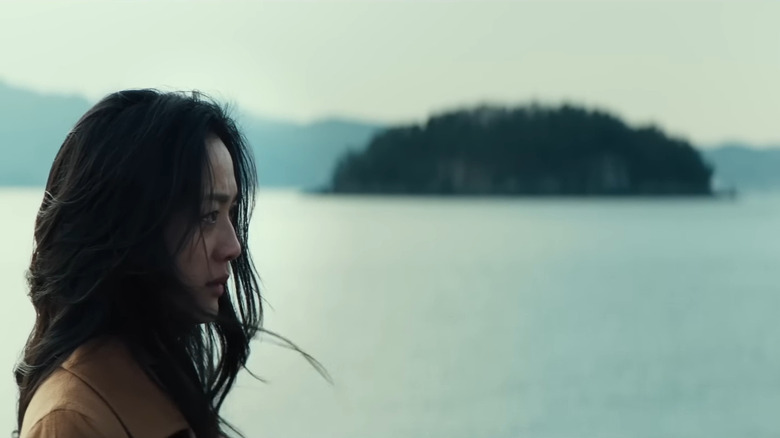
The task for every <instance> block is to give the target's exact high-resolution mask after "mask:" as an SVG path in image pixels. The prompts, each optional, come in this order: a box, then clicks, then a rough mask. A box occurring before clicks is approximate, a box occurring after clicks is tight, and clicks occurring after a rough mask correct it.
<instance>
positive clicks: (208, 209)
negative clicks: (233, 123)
mask: <svg viewBox="0 0 780 438" xmlns="http://www.w3.org/2000/svg"><path fill="white" fill-rule="evenodd" d="M206 147H207V150H208V159H209V162H210V164H211V170H212V177H213V181H212V187H213V193H212V194H211V196H210V195H209V193H206V194H204V199H203V202H202V208H201V223H200V230H201V232H195V233H194V235H193V236H192V237H191V238H190V239H189V240H188V241H187V242H186V244H185V246H184V248H183V250H182V251H181V253H179V254H178V255H177V256H176V265H177V267H178V269H179V272H180V273H181V275H182V277H183V278H182V280H183V281H184V283H185V284H187V285H188V286H189V287H190V289H191V290H192V291H193V292H194V293H195V294H196V296H195V302H196V303H197V305H198V307H199V309H200V310H201V311H202V312H206V313H207V314H208V315H213V316H216V314H217V312H218V311H219V301H218V300H219V297H220V296H221V295H222V294H224V293H225V283H227V281H228V276H229V274H230V261H231V260H233V259H235V258H236V257H238V256H239V255H240V254H241V244H240V243H239V241H238V238H237V237H236V232H235V229H234V228H233V223H232V222H231V220H230V216H231V214H230V212H231V209H232V208H233V207H234V206H235V202H236V195H237V188H236V178H235V175H234V173H233V159H232V158H231V156H230V153H229V152H228V149H227V147H226V146H225V144H224V143H223V142H222V140H220V139H219V138H217V137H216V136H210V137H208V138H207V139H206ZM206 175H208V173H206ZM204 319H205V318H204ZM200 322H206V321H200Z"/></svg>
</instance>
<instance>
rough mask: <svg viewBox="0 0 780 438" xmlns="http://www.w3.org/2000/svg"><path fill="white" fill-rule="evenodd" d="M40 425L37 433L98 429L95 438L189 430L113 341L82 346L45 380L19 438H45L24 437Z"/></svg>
mask: <svg viewBox="0 0 780 438" xmlns="http://www.w3.org/2000/svg"><path fill="white" fill-rule="evenodd" d="M28 417H29V422H28ZM36 423H37V424H38V427H39V428H44V427H49V426H50V425H51V424H55V423H61V424H64V425H62V426H60V427H61V428H62V429H65V430H69V429H78V428H82V429H85V430H89V428H94V429H96V430H97V431H99V435H97V436H111V437H114V436H116V437H123V436H128V435H131V436H135V437H140V436H143V437H167V436H170V435H172V434H174V433H175V432H178V431H180V430H182V429H187V428H188V424H187V422H186V420H185V419H184V417H183V416H182V415H181V413H180V412H179V411H178V409H177V408H176V406H175V405H174V404H173V403H172V402H171V401H170V399H169V398H168V397H167V395H166V394H165V393H164V392H163V391H162V390H161V389H160V388H159V387H158V386H157V385H155V383H154V382H153V381H152V380H151V379H150V378H149V376H148V375H147V374H146V372H145V371H144V369H143V368H142V367H141V366H140V365H139V363H138V362H137V361H136V360H135V358H134V357H133V355H132V354H131V353H130V351H129V349H128V348H127V346H126V345H125V344H124V343H122V342H120V341H118V340H117V339H114V338H100V339H96V340H93V341H90V342H88V343H86V344H84V345H82V346H81V347H79V348H78V349H76V351H74V352H73V354H71V355H70V357H68V359H67V360H65V362H64V363H63V364H62V366H61V367H59V368H58V369H57V370H56V371H55V372H54V373H52V375H51V376H49V378H48V379H46V381H44V383H43V384H42V385H41V386H40V387H39V388H38V390H37V391H36V392H35V395H34V396H33V399H32V400H31V402H30V407H28V410H27V412H26V413H25V418H24V425H23V428H22V433H21V437H26V436H29V437H30V438H32V437H38V436H46V435H45V434H44V435H40V434H39V435H25V433H24V432H25V429H26V427H30V428H34V427H35V424H36ZM28 425H29V426H28ZM30 430H32V429H30ZM85 433H86V432H80V434H74V435H73V436H82V435H84V434H85ZM56 436H61V435H59V434H58V435H56ZM64 436H70V435H64ZM86 436H91V435H89V434H86Z"/></svg>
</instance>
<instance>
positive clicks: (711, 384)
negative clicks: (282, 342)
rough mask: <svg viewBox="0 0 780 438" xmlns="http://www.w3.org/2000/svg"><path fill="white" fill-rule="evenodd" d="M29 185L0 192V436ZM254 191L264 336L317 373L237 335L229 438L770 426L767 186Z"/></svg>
mask: <svg viewBox="0 0 780 438" xmlns="http://www.w3.org/2000/svg"><path fill="white" fill-rule="evenodd" d="M40 198H41V191H40V190H36V189H24V190H22V189H4V190H0V241H2V242H3V245H2V246H1V247H0V277H2V278H3V279H4V280H5V288H4V289H5V294H4V299H5V305H4V306H0V324H2V325H3V327H2V333H3V337H2V340H3V342H4V344H3V347H4V348H2V349H0V361H2V364H3V365H2V369H3V370H5V372H6V374H5V376H6V377H5V378H3V379H0V390H2V393H3V394H6V397H5V398H4V399H3V400H2V404H0V428H3V427H4V428H5V430H8V431H10V430H12V429H13V418H14V409H15V403H16V400H15V396H14V394H15V391H16V389H15V386H14V383H13V379H12V375H11V370H12V367H13V364H14V361H15V360H16V358H17V355H18V353H19V351H20V349H21V347H22V345H23V343H24V340H25V338H26V335H27V333H28V331H29V329H30V328H31V325H32V321H33V316H34V315H33V312H32V308H31V306H30V304H29V302H28V301H27V297H26V296H25V292H26V291H25V284H24V279H23V273H24V270H25V268H26V265H27V263H28V261H29V256H30V250H31V247H32V222H33V218H34V216H35V211H36V209H37V207H38V204H39V202H40ZM258 201H259V202H258V207H257V210H256V212H255V222H254V224H253V233H254V237H253V240H252V242H251V245H250V247H251V249H252V251H253V253H254V256H255V259H256V261H257V265H258V269H259V271H260V273H261V276H262V278H263V284H264V285H265V296H266V298H267V300H268V302H269V304H268V307H267V318H266V327H267V328H269V329H270V330H274V331H277V332H280V333H282V334H284V335H286V336H288V337H290V338H291V339H292V340H294V341H295V342H296V343H298V344H299V345H300V346H301V347H302V348H304V349H305V350H306V351H308V352H309V353H311V354H312V355H314V356H315V357H316V358H317V359H319V360H320V361H321V362H322V363H323V364H324V365H325V366H326V367H327V368H328V370H329V371H330V373H331V375H332V376H333V379H334V380H335V385H334V386H330V385H329V384H328V383H327V382H325V381H324V380H323V379H322V378H321V377H320V376H319V375H318V374H317V373H316V372H315V371H314V370H313V369H312V368H311V367H310V366H309V365H308V364H307V362H306V361H305V360H303V359H302V358H301V357H300V356H298V355H297V354H295V353H293V352H291V351H288V350H285V349H282V348H279V347H276V346H274V345H273V344H271V343H270V342H267V341H263V342H257V343H256V344H255V349H254V350H253V351H254V354H253V356H252V360H251V369H252V370H253V371H254V372H255V373H256V374H259V375H260V376H261V377H264V378H266V379H267V380H268V383H261V382H258V381H255V380H253V379H252V378H251V377H249V376H248V375H243V376H242V377H241V379H240V381H239V384H238V388H237V389H236V390H235V392H234V393H233V394H232V398H231V399H230V400H229V402H228V406H227V407H226V412H225V413H226V415H227V417H228V418H229V419H232V420H233V422H234V423H235V424H236V425H237V426H238V427H239V428H240V429H241V430H243V431H244V432H245V433H246V435H247V436H248V437H279V438H282V437H283V438H304V437H305V438H310V437H314V436H317V437H334V438H336V437H338V438H374V437H375V438H391V437H392V438H401V437H403V438H413V437H414V438H422V437H426V438H427V437H441V438H477V437H480V438H483V437H485V438H510V437H512V438H514V437H523V438H564V437H566V438H571V437H588V438H596V437H598V438H608V437H616V438H617V437H620V438H625V437H648V438H651V437H652V438H666V437H669V438H671V437H686V438H691V437H701V438H705V437H706V438H713V437H724V438H726V437H728V438H734V437H753V438H755V437H770V436H771V437H776V436H780V415H778V413H780V318H778V315H779V314H780V293H778V284H780V196H760V197H758V196H756V197H746V198H743V199H740V200H738V201H736V202H730V201H705V200H691V199H680V200H643V201H625V200H624V201H616V200H611V201H610V200H587V201H586V200H529V199H525V200H508V199H432V198H426V199H422V198H419V199H415V198H368V197H365V198H364V197H333V198H330V197H322V198H320V197H309V196H305V195H301V194H297V193H294V192H262V193H261V194H260V196H259V198H258ZM1 435H2V433H1V432H0V436H1Z"/></svg>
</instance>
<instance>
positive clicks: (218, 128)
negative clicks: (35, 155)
mask: <svg viewBox="0 0 780 438" xmlns="http://www.w3.org/2000/svg"><path fill="white" fill-rule="evenodd" d="M255 186H256V173H255V167H254V164H253V160H252V158H251V154H250V152H249V150H248V149H247V146H246V143H245V141H244V139H243V138H242V135H241V134H240V132H239V131H238V130H237V128H236V125H235V124H234V122H233V121H232V120H231V119H230V118H229V117H228V116H227V115H226V114H225V112H224V111H223V110H222V109H221V107H220V106H219V105H217V104H215V103H214V102H212V101H209V100H207V99H205V98H203V97H202V96H200V95H199V94H197V93H193V94H189V95H188V94H182V93H161V92H158V91H154V90H129V91H122V92H117V93H114V94H111V95H109V96H107V97H105V98H104V99H103V100H101V101H100V102H99V103H97V104H96V105H95V106H94V107H93V108H91V109H90V110H89V111H88V112H87V113H86V114H85V115H84V116H83V117H82V118H81V119H80V120H79V121H78V123H77V124H76V126H75V127H74V128H73V130H72V131H71V132H70V133H69V134H68V136H67V138H66V139H65V142H64V143H63V145H62V147H61V149H60V151H59V153H58V154H57V156H56V158H55V160H54V164H53V166H52V169H51V173H50V174H49V179H48V182H47V184H46V191H45V195H44V199H43V202H42V204H41V207H40V211H39V212H38V216H37V220H36V224H35V249H34V252H33V256H32V262H31V264H30V269H29V272H28V283H29V287H30V297H31V299H32V302H33V305H34V307H35V310H36V314H37V318H36V322H35V326H34V329H33V331H32V333H31V334H30V337H29V339H28V341H27V344H26V346H25V349H24V355H23V358H22V360H21V362H20V364H19V365H18V366H17V368H16V370H15V374H16V380H17V383H18V385H19V391H20V399H19V407H18V427H19V433H20V436H21V437H22V438H38V437H62V438H69V437H81V438H84V437H134V438H147V437H149V438H151V437H170V436H196V437H198V438H209V437H217V436H224V435H227V430H226V429H230V430H232V431H234V432H235V429H233V428H232V427H230V426H229V425H227V424H226V422H225V421H224V420H223V419H222V417H221V416H220V407H221V406H222V404H223V401H224V400H225V397H226V396H227V395H228V393H229V391H230V389H231V387H232V386H233V383H234V381H235V379H236V375H237V373H238V372H239V370H240V369H241V368H242V367H244V365H245V364H246V362H247V357H248V355H249V343H250V340H251V339H252V338H253V337H254V336H255V334H256V333H257V331H258V330H261V329H260V327H261V323H262V315H263V312H262V305H261V297H260V291H259V287H258V280H257V274H256V272H255V270H254V268H253V264H252V260H251V257H250V255H249V253H248V251H247V230H248V223H249V218H250V212H251V210H252V207H253V202H254V191H255Z"/></svg>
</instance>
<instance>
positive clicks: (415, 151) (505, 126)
mask: <svg viewBox="0 0 780 438" xmlns="http://www.w3.org/2000/svg"><path fill="white" fill-rule="evenodd" d="M711 178H712V169H711V168H710V167H709V166H708V165H707V164H706V163H705V162H704V161H703V160H702V158H701V156H700V155H699V153H698V152H697V151H696V150H695V149H694V148H693V147H692V146H691V145H690V144H689V143H688V142H687V141H684V140H680V139H674V138H670V137H668V136H667V135H665V134H664V133H663V132H661V130H659V129H658V128H655V127H642V128H631V127H629V126H627V125H626V124H625V123H624V122H622V121H621V120H620V119H618V118H617V117H614V116H612V115H610V114H607V113H605V112H601V111H589V110H587V109H584V108H580V107H575V106H571V105H563V106H560V107H557V108H556V107H543V106H540V105H531V106H527V107H518V108H504V107H496V106H481V107H477V108H474V109H466V110H459V111H453V112H448V113H444V114H441V115H437V116H434V117H432V118H430V119H429V120H428V121H427V122H426V123H425V124H424V125H422V126H417V125H414V126H400V127H392V128H389V129H386V130H384V131H381V132H379V133H378V134H376V135H375V136H374V137H373V139H372V140H371V141H370V142H369V144H368V145H367V147H366V148H365V149H364V150H363V151H350V152H348V153H346V154H345V155H343V156H342V157H341V158H340V160H339V162H338V165H337V166H336V169H335V172H334V174H333V177H332V180H331V186H330V187H329V188H328V189H326V191H329V192H333V193H377V194H380V193H381V194H514V195H710V194H712V191H711V187H710V180H711Z"/></svg>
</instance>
